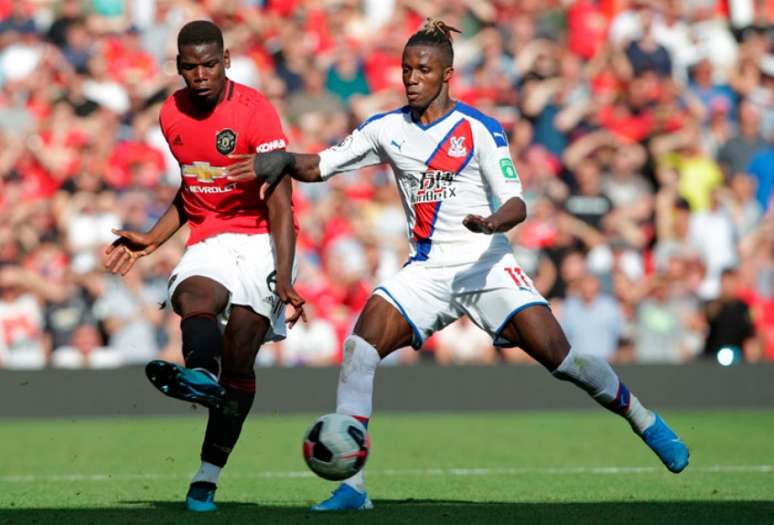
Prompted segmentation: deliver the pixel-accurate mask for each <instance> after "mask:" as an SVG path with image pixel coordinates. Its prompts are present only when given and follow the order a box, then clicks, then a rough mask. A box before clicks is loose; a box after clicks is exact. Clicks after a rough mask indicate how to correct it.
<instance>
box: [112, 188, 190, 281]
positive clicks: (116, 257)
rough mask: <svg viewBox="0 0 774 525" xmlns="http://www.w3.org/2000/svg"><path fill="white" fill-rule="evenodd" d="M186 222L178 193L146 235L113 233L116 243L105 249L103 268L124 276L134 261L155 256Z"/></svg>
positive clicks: (129, 232) (127, 232)
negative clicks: (157, 250) (159, 248)
mask: <svg viewBox="0 0 774 525" xmlns="http://www.w3.org/2000/svg"><path fill="white" fill-rule="evenodd" d="M186 220H187V218H186V215H185V211H184V210H183V200H182V196H181V194H180V192H179V191H178V192H177V195H176V196H175V200H173V201H172V203H171V204H170V205H169V208H167V211H165V212H164V215H162V216H161V217H160V218H159V220H158V221H156V224H154V225H153V228H151V230H150V231H149V232H147V233H140V232H132V231H127V230H113V233H114V234H116V235H118V239H116V240H115V241H113V243H112V244H111V245H110V246H108V247H107V248H105V256H106V258H105V268H107V270H108V271H110V272H112V273H117V274H120V275H126V273H127V272H128V271H129V270H131V269H132V266H134V263H135V262H136V261H137V259H139V258H140V257H144V256H146V255H149V254H151V253H153V252H155V251H156V249H157V248H158V247H159V246H161V245H162V244H164V243H165V242H166V241H167V240H168V239H169V238H170V237H172V235H174V234H175V232H176V231H177V230H179V229H180V227H181V226H182V225H183V224H185V222H186Z"/></svg>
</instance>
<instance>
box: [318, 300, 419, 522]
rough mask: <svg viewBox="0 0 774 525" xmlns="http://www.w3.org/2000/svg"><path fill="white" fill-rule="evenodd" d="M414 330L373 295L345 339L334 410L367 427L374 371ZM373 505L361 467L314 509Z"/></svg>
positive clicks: (407, 343) (407, 342) (409, 341)
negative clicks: (350, 333) (353, 418)
mask: <svg viewBox="0 0 774 525" xmlns="http://www.w3.org/2000/svg"><path fill="white" fill-rule="evenodd" d="M413 341H414V331H413V330H412V327H411V326H410V325H409V322H408V320H407V319H406V318H404V316H403V314H402V313H401V312H400V311H399V310H398V309H397V308H395V307H394V306H393V305H392V304H390V303H389V302H388V301H387V300H385V299H384V298H382V297H380V296H379V295H372V296H371V298H370V299H369V300H368V303H367V304H366V306H365V308H364V309H363V312H362V313H361V314H360V317H359V318H358V320H357V323H356V324H355V330H354V332H353V333H352V335H350V336H349V337H347V339H346V340H345V341H344V356H343V360H342V363H341V370H340V371H339V384H338V389H337V391H336V412H337V413H339V414H347V415H350V416H353V417H355V418H357V419H358V420H359V421H361V422H362V423H363V424H364V425H365V426H366V427H367V426H368V420H369V419H370V417H371V410H372V400H373V390H374V375H375V373H376V367H377V366H379V362H380V361H381V360H382V358H384V357H386V356H388V355H389V354H390V353H392V352H394V351H395V350H397V349H399V348H403V347H406V346H410V345H412V342H413ZM371 508H373V504H372V503H371V500H370V499H369V498H368V493H367V492H366V488H365V478H364V474H363V470H361V471H360V472H358V473H357V474H356V475H354V476H353V477H351V478H349V479H347V480H345V481H344V482H343V483H342V484H341V485H339V487H338V488H337V489H336V490H335V491H334V492H333V495H332V496H331V497H330V498H328V499H326V500H325V501H323V502H321V503H318V504H317V505H315V506H313V507H312V510H315V511H332V510H367V509H371Z"/></svg>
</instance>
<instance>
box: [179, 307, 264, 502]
mask: <svg viewBox="0 0 774 525" xmlns="http://www.w3.org/2000/svg"><path fill="white" fill-rule="evenodd" d="M268 330H269V319H267V318H266V317H264V316H263V315H260V314H258V313H256V312H255V311H253V310H252V309H251V308H250V307H249V306H242V305H233V307H232V309H231V313H230V315H229V319H228V324H227V325H226V331H225V348H224V350H223V359H222V372H221V375H220V384H221V385H223V387H224V388H225V391H226V395H225V398H224V400H223V402H222V403H221V404H220V405H219V406H217V407H212V408H210V413H209V418H208V419H207V430H206V431H205V433H204V441H203V443H202V450H201V456H200V457H201V466H200V467H199V470H198V471H197V472H196V474H195V475H194V477H193V479H192V480H191V485H190V488H189V490H188V494H187V495H186V507H187V508H188V509H189V510H193V511H198V512H207V511H212V510H215V509H216V507H215V502H214V499H215V490H216V489H217V483H218V478H219V477H220V472H221V470H222V469H223V467H224V466H225V465H226V462H227V461H228V458H229V455H230V454H231V451H232V450H233V449H234V446H235V445H236V443H237V440H238V439H239V435H240V434H241V432H242V425H243V424H244V422H245V419H246V418H247V414H248V413H249V412H250V407H252V405H253V400H254V399H255V370H254V368H253V367H254V365H255V357H256V355H257V353H258V349H259V348H260V346H261V344H262V343H263V341H264V338H265V336H266V333H267V331H268Z"/></svg>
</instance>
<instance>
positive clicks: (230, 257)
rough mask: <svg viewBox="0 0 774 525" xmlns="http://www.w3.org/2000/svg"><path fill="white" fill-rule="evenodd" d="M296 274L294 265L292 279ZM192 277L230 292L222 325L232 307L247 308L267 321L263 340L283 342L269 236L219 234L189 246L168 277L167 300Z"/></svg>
mask: <svg viewBox="0 0 774 525" xmlns="http://www.w3.org/2000/svg"><path fill="white" fill-rule="evenodd" d="M295 274H296V271H295V263H294V265H293V279H294V280H295ZM193 276H201V277H207V278H208V279H212V280H213V281H216V282H218V283H220V284H222V285H223V287H224V288H226V289H227V290H228V291H229V303H228V307H227V308H226V310H225V312H223V314H221V316H220V319H221V322H224V323H225V322H226V321H227V320H228V315H229V313H230V312H231V308H232V307H233V306H249V307H250V308H251V309H252V310H253V311H255V312H256V313H257V314H259V315H262V316H264V317H266V318H267V319H268V320H269V322H270V326H269V330H268V332H267V333H266V337H265V338H264V341H280V340H282V339H285V336H286V335H287V330H286V327H285V308H284V305H283V303H282V301H280V300H279V296H278V295H276V294H275V293H274V290H275V286H276V276H277V272H276V271H275V264H274V249H273V245H272V242H271V237H270V236H269V234H266V233H262V234H256V235H247V234H243V233H222V234H220V235H216V236H214V237H209V238H208V239H205V240H203V241H201V242H198V243H196V244H194V245H192V246H189V247H188V248H187V249H186V251H185V253H184V254H183V257H182V258H181V259H180V262H179V263H178V264H177V266H176V267H175V269H174V270H173V271H172V275H171V276H170V278H169V286H168V288H169V298H170V299H171V298H172V295H173V294H174V293H175V289H176V288H177V286H178V285H179V284H180V283H181V282H183V281H185V280H186V279H188V278H189V277H193Z"/></svg>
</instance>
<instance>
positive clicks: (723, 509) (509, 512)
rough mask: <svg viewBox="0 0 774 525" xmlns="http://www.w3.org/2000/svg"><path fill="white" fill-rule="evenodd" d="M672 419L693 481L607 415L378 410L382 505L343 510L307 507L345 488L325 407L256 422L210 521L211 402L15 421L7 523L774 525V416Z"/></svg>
mask: <svg viewBox="0 0 774 525" xmlns="http://www.w3.org/2000/svg"><path fill="white" fill-rule="evenodd" d="M663 415H664V416H665V417H666V419H667V421H669V423H670V424H671V425H672V426H673V428H675V430H676V431H677V432H678V433H679V434H680V435H681V436H682V437H683V438H684V439H685V441H686V442H687V443H688V445H689V446H690V447H691V464H690V466H689V467H688V469H687V470H686V471H685V472H684V473H683V474H680V475H674V474H671V473H669V472H668V471H667V470H666V469H665V468H664V467H663V466H662V465H661V463H660V462H658V460H657V458H656V457H655V456H654V455H653V454H652V453H651V452H650V451H649V450H648V449H647V448H646V447H645V445H644V444H643V443H642V442H641V441H640V440H639V438H637V437H636V436H634V435H633V434H632V432H631V431H630V429H629V427H628V425H627V424H626V423H625V422H623V421H621V420H619V419H618V418H617V417H615V416H613V415H611V414H609V413H606V412H604V411H602V410H599V411H590V412H585V411H578V412H503V413H478V414H471V413H464V414H463V413H454V414H377V417H376V418H374V420H373V421H372V423H371V426H370V431H371V435H372V439H373V449H372V453H371V458H370V459H369V462H368V465H367V470H366V472H367V474H366V477H367V479H368V485H369V491H370V494H371V497H372V499H373V500H374V504H375V505H376V509H375V510H373V511H371V512H367V513H344V514H341V513H339V514H335V515H330V514H328V515H319V514H312V513H310V512H308V511H307V508H308V506H309V505H310V504H312V503H314V502H316V501H319V500H320V499H322V498H324V497H326V496H327V494H328V492H329V491H330V490H331V489H333V488H335V485H334V484H333V483H329V482H325V481H323V480H320V479H318V478H316V477H314V476H313V475H312V474H311V473H310V472H309V471H308V470H307V469H306V467H305V465H304V463H303V460H302V458H301V437H302V435H303V432H304V430H305V429H306V427H307V425H308V424H310V423H311V422H312V421H313V419H314V417H313V416H312V415H309V416H303V417H301V416H283V415H275V416H251V418H250V419H249V420H248V423H247V424H246V427H245V430H244V432H243V434H242V438H241V440H240V443H239V444H238V446H237V449H236V450H235V451H234V453H233V454H232V457H231V460H230V462H229V465H228V466H227V468H226V469H225V470H224V473H223V475H222V477H221V482H220V484H219V489H218V493H217V498H216V501H217V503H218V504H219V507H220V510H219V511H218V512H217V513H215V514H209V515H192V514H190V513H187V512H185V511H184V510H183V505H182V500H183V497H184V495H185V492H186V489H187V486H188V482H189V479H190V476H191V475H192V473H193V472H194V471H195V470H196V468H197V467H198V449H199V445H200V440H201V436H202V433H203V428H204V423H205V419H204V413H203V411H201V410H199V411H197V412H196V413H194V414H193V415H192V417H186V418H142V419H141V418H135V419H80V420H37V421H10V422H9V421H3V422H2V423H0V446H1V447H2V448H1V449H0V450H2V457H3V459H2V461H0V524H15V523H39V524H49V523H52V524H54V523H56V524H58V523H94V524H100V525H102V524H105V523H153V524H166V523H170V524H172V523H192V524H196V523H219V524H220V523H305V524H314V525H316V524H324V523H363V524H368V523H449V524H454V523H464V524H466V525H470V524H475V523H498V524H500V523H528V524H532V523H551V524H554V523H573V524H575V523H659V524H661V525H663V524H667V523H702V524H706V523H734V524H748V523H774V411H753V410H750V411H742V410H733V411H702V412H698V411H675V412H666V413H664V414H663Z"/></svg>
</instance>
